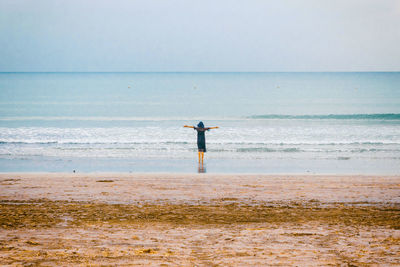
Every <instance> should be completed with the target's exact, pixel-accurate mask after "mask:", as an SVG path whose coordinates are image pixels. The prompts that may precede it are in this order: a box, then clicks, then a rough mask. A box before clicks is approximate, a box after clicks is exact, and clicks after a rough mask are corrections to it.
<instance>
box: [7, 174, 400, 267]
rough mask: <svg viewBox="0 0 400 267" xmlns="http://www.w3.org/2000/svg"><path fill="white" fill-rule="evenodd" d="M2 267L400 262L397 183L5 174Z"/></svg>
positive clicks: (355, 178)
mask: <svg viewBox="0 0 400 267" xmlns="http://www.w3.org/2000/svg"><path fill="white" fill-rule="evenodd" d="M0 201H1V212H0V227H1V231H0V245H1V249H0V262H1V264H2V265H10V266H18V265H30V264H32V265H35V264H39V265H43V266H56V265H58V266H67V265H69V266H72V265H83V266H88V265H90V266H100V265H142V266H149V265H155V266H176V265H180V266H218V265H221V266H243V265H258V266H260V265H272V266H288V265H293V266H304V265H307V266H312V265H323V266H337V265H342V266H370V265H376V266H378V265H386V266H391V265H392V266H396V265H399V264H400V253H399V251H400V177H399V176H377V175H376V176H367V175H351V176H350V175H255V174H254V175H222V174H219V175H213V174H127V173H124V174H122V173H98V174H96V173H92V174H80V173H79V174H77V173H74V174H70V173H69V174H66V173H21V174H19V173H3V174H0Z"/></svg>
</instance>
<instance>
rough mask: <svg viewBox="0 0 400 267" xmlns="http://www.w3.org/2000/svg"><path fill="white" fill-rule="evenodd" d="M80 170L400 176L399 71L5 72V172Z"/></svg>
mask: <svg viewBox="0 0 400 267" xmlns="http://www.w3.org/2000/svg"><path fill="white" fill-rule="evenodd" d="M199 121H203V122H204V124H205V125H206V126H219V127H220V128H219V129H216V130H210V131H209V132H207V133H206V140H207V153H206V157H205V165H204V168H199V166H198V163H197V147H196V133H195V131H193V130H192V129H187V128H183V125H185V124H187V125H197V123H198V122H199ZM73 171H76V172H188V173H190V172H208V173H337V174H343V173H351V174H400V73H399V72H387V73H385V72H380V73H0V172H73Z"/></svg>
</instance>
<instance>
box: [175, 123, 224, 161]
mask: <svg viewBox="0 0 400 267" xmlns="http://www.w3.org/2000/svg"><path fill="white" fill-rule="evenodd" d="M183 127H186V128H193V129H194V130H196V131H197V148H198V155H199V164H200V162H201V165H203V162H204V152H207V149H206V136H205V131H209V130H211V129H218V128H219V127H218V126H216V127H207V128H206V127H204V123H203V122H202V121H201V122H199V123H198V124H197V127H196V126H188V125H185V126H183Z"/></svg>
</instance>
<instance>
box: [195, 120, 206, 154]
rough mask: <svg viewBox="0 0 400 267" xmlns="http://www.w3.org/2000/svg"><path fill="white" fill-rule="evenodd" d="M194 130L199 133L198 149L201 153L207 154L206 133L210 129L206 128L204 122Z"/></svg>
mask: <svg viewBox="0 0 400 267" xmlns="http://www.w3.org/2000/svg"><path fill="white" fill-rule="evenodd" d="M194 129H195V130H196V131H197V148H198V149H199V151H200V152H206V150H207V149H206V136H205V134H204V133H205V131H207V130H208V128H205V127H204V124H203V122H199V124H197V127H194Z"/></svg>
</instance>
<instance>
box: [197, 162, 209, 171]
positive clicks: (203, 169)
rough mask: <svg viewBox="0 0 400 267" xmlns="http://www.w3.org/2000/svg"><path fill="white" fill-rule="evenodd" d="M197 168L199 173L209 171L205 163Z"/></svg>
mask: <svg viewBox="0 0 400 267" xmlns="http://www.w3.org/2000/svg"><path fill="white" fill-rule="evenodd" d="M197 170H198V173H206V172H207V169H206V167H205V165H203V164H199V168H198V169H197Z"/></svg>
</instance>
